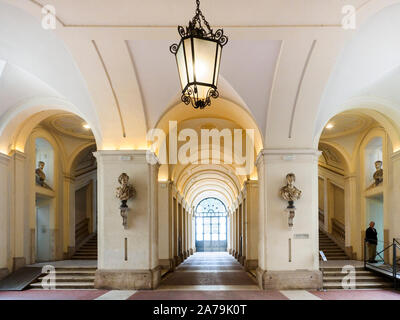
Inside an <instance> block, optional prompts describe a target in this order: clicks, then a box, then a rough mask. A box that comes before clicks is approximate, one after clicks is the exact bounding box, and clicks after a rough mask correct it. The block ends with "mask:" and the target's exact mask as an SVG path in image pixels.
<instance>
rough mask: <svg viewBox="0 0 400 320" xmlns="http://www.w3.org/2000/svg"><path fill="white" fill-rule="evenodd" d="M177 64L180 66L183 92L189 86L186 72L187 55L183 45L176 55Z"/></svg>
mask: <svg viewBox="0 0 400 320" xmlns="http://www.w3.org/2000/svg"><path fill="white" fill-rule="evenodd" d="M176 63H177V64H178V71H179V78H180V80H181V86H182V90H183V89H184V88H185V87H186V85H187V71H186V63H185V55H184V50H183V44H182V43H181V45H180V46H179V49H178V51H177V53H176Z"/></svg>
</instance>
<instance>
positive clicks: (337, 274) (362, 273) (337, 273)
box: [321, 270, 373, 277]
mask: <svg viewBox="0 0 400 320" xmlns="http://www.w3.org/2000/svg"><path fill="white" fill-rule="evenodd" d="M321 271H322V270H321ZM322 274H323V276H324V277H325V276H326V277H344V276H345V275H347V274H349V273H348V272H343V273H342V272H341V271H325V270H323V272H322ZM369 275H373V274H372V273H371V272H369V271H356V276H357V277H358V276H361V277H363V276H369Z"/></svg>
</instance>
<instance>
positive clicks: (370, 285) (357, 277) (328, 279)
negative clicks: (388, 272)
mask: <svg viewBox="0 0 400 320" xmlns="http://www.w3.org/2000/svg"><path fill="white" fill-rule="evenodd" d="M321 271H322V272H323V281H324V289H346V288H347V289H350V288H349V287H343V285H342V280H343V278H344V277H346V279H348V280H347V281H345V285H346V283H347V284H348V285H350V284H349V280H352V281H354V284H355V289H378V288H390V287H393V282H392V281H390V279H387V278H384V277H381V276H379V275H377V274H375V273H374V272H371V271H368V270H365V269H364V267H355V273H354V274H353V275H349V271H348V270H346V271H344V272H343V273H342V268H341V267H329V266H325V267H324V268H321Z"/></svg>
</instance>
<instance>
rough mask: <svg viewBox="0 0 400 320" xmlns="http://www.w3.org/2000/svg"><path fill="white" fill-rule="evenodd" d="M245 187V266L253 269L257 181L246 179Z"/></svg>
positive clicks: (255, 248)
mask: <svg viewBox="0 0 400 320" xmlns="http://www.w3.org/2000/svg"><path fill="white" fill-rule="evenodd" d="M245 189H246V208H244V210H245V212H246V222H245V224H244V227H245V228H246V231H245V234H246V238H247V239H246V252H245V254H244V255H245V256H246V260H245V268H246V269H247V270H252V269H253V270H255V269H256V268H257V267H258V240H259V239H258V228H259V225H258V206H259V200H258V192H259V191H258V181H252V180H248V181H246V182H245Z"/></svg>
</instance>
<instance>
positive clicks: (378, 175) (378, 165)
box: [373, 160, 383, 186]
mask: <svg viewBox="0 0 400 320" xmlns="http://www.w3.org/2000/svg"><path fill="white" fill-rule="evenodd" d="M375 169H376V171H375V173H374V176H373V178H374V180H375V186H378V185H379V184H381V183H382V182H383V169H382V161H380V160H379V161H375Z"/></svg>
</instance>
